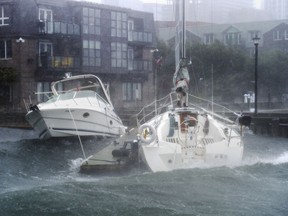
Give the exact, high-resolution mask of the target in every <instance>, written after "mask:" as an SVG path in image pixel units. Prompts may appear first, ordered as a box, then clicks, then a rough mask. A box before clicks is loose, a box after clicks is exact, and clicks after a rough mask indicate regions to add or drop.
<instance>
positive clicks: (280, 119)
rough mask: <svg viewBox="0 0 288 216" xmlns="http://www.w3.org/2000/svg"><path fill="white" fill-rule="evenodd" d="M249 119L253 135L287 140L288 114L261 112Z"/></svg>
mask: <svg viewBox="0 0 288 216" xmlns="http://www.w3.org/2000/svg"><path fill="white" fill-rule="evenodd" d="M251 117H252V123H251V126H250V129H251V130H252V131H253V133H254V134H258V135H267V136H272V137H284V138H288V112H285V113H282V112H281V113H278V112H270V113H266V112H265V113H264V112H261V113H257V115H253V114H252V115H251Z"/></svg>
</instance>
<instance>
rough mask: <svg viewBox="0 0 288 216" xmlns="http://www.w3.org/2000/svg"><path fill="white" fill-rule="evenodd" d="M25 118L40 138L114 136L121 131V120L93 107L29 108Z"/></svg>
mask: <svg viewBox="0 0 288 216" xmlns="http://www.w3.org/2000/svg"><path fill="white" fill-rule="evenodd" d="M26 119H27V121H28V122H29V124H30V125H31V126H32V127H33V128H34V130H35V131H36V132H37V133H38V136H39V138H41V139H48V138H50V137H68V136H78V135H79V136H106V137H116V136H120V135H121V134H122V133H123V125H122V122H121V120H120V119H119V118H118V117H117V116H116V115H113V114H111V113H109V112H103V111H101V110H95V109H94V110H92V109H83V108H81V109H79V108H69V109H68V108H56V109H41V110H39V111H37V110H36V111H35V110H31V111H29V112H28V113H27V115H26Z"/></svg>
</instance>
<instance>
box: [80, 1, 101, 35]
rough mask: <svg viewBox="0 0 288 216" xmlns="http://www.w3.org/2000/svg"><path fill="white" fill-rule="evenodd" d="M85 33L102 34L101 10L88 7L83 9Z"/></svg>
mask: <svg viewBox="0 0 288 216" xmlns="http://www.w3.org/2000/svg"><path fill="white" fill-rule="evenodd" d="M82 12H83V34H92V35H99V34H100V32H101V31H100V23H101V22H100V14H101V11H100V10H99V9H95V8H86V7H84V8H83V10H82Z"/></svg>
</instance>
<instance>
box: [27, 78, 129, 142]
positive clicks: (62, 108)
mask: <svg viewBox="0 0 288 216" xmlns="http://www.w3.org/2000/svg"><path fill="white" fill-rule="evenodd" d="M51 90H52V93H53V95H52V97H50V98H49V100H48V101H46V102H43V103H40V104H37V105H34V106H30V107H29V109H28V112H27V114H26V116H25V117H26V119H27V121H28V122H29V124H30V125H31V126H32V127H33V128H34V130H35V131H36V132H37V133H38V136H39V138H41V139H47V138H50V137H69V136H105V137H117V136H120V135H122V134H123V133H125V127H124V125H123V123H122V121H121V119H120V118H119V117H118V115H117V114H116V113H115V111H114V107H113V104H112V102H111V100H110V97H109V94H108V91H107V89H106V88H105V86H104V84H103V83H102V81H101V80H100V79H99V78H98V77H97V76H95V75H91V74H87V75H78V76H67V77H66V78H64V79H62V80H59V81H56V82H53V83H52V84H51Z"/></svg>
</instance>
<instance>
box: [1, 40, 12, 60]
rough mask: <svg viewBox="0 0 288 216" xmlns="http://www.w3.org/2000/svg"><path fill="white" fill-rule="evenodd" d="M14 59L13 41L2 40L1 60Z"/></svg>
mask: <svg viewBox="0 0 288 216" xmlns="http://www.w3.org/2000/svg"><path fill="white" fill-rule="evenodd" d="M9 58H12V42H11V40H0V59H9Z"/></svg>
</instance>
